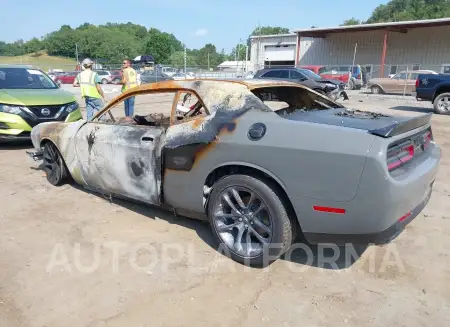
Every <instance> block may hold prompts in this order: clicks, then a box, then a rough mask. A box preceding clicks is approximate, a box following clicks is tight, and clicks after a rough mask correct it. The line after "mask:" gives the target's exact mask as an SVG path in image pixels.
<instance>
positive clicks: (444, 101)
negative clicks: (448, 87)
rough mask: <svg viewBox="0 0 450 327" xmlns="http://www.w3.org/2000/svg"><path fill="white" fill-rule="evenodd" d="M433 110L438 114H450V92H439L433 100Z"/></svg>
mask: <svg viewBox="0 0 450 327" xmlns="http://www.w3.org/2000/svg"><path fill="white" fill-rule="evenodd" d="M433 107H434V112H435V113H437V114H440V115H449V114H450V93H441V94H439V95H438V96H437V97H436V99H434V101H433Z"/></svg>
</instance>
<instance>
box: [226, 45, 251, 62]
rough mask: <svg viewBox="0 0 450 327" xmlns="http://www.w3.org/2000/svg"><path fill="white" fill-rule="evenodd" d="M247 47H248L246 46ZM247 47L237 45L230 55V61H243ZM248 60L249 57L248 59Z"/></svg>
mask: <svg viewBox="0 0 450 327" xmlns="http://www.w3.org/2000/svg"><path fill="white" fill-rule="evenodd" d="M247 46H248V45H247ZM247 46H246V45H245V44H242V43H240V44H237V45H236V46H235V47H234V48H233V49H232V50H231V53H230V58H231V60H236V57H237V59H238V60H245V56H246V52H247ZM248 59H250V57H249V58H248Z"/></svg>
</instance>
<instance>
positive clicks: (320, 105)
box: [252, 86, 344, 116]
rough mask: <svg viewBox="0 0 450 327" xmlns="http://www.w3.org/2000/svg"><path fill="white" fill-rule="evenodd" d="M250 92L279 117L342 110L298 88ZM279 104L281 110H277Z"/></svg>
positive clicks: (261, 89) (277, 87) (326, 100)
mask: <svg viewBox="0 0 450 327" xmlns="http://www.w3.org/2000/svg"><path fill="white" fill-rule="evenodd" d="M252 92H253V94H254V95H256V96H257V97H258V98H259V99H260V100H261V101H262V102H263V103H264V104H266V105H267V106H268V107H270V108H271V109H272V110H274V111H275V112H276V113H277V114H278V115H280V116H283V115H286V114H291V113H293V112H296V111H298V110H300V111H313V110H324V109H335V108H344V106H342V105H340V104H338V103H336V102H333V101H331V100H329V99H328V98H326V97H323V96H321V95H319V94H316V93H314V92H311V91H309V90H307V89H305V88H300V87H292V86H275V87H264V88H258V89H255V90H253V91H252ZM277 103H278V106H277ZM274 104H275V105H274ZM280 104H281V108H279V107H280Z"/></svg>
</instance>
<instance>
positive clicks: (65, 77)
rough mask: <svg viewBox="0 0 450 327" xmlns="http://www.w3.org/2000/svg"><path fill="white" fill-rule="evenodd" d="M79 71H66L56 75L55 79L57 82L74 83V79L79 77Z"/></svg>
mask: <svg viewBox="0 0 450 327" xmlns="http://www.w3.org/2000/svg"><path fill="white" fill-rule="evenodd" d="M77 75H78V72H64V73H63V74H61V75H56V77H55V79H54V81H55V83H56V84H58V85H61V84H73V81H74V80H75V78H76V77H77Z"/></svg>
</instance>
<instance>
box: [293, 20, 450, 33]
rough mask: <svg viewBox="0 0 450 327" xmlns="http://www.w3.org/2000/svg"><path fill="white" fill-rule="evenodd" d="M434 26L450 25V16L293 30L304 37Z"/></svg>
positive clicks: (398, 30) (396, 30)
mask: <svg viewBox="0 0 450 327" xmlns="http://www.w3.org/2000/svg"><path fill="white" fill-rule="evenodd" d="M436 26H450V18H440V19H426V20H413V21H403V22H389V23H377V24H360V25H350V26H337V27H328V28H308V29H299V30H295V31H294V32H295V33H297V34H299V35H300V36H306V37H325V36H326V35H327V34H332V33H352V32H363V31H381V30H385V31H391V32H399V33H407V32H408V30H409V29H413V28H421V27H436Z"/></svg>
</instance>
